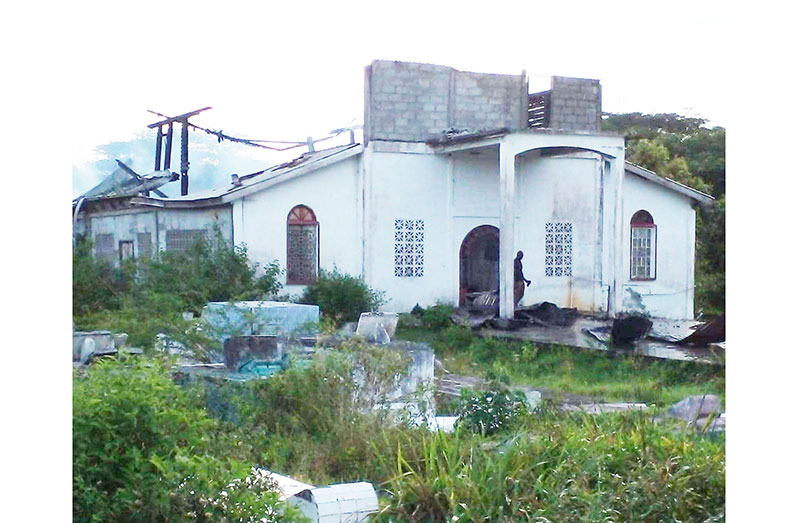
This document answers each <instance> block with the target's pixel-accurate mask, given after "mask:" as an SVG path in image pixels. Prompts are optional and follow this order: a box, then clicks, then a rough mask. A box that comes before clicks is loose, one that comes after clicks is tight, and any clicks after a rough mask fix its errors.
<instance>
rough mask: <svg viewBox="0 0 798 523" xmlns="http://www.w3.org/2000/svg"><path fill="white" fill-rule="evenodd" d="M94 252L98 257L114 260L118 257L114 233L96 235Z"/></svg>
mask: <svg viewBox="0 0 798 523" xmlns="http://www.w3.org/2000/svg"><path fill="white" fill-rule="evenodd" d="M94 253H95V255H96V256H97V257H98V258H102V259H105V260H109V261H113V259H114V258H115V257H116V245H115V243H114V235H113V234H96V235H94Z"/></svg>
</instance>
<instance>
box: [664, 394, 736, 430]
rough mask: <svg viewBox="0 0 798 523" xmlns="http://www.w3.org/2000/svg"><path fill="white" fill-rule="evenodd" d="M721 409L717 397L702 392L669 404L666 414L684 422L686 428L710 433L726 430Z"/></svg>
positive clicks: (724, 416) (724, 418)
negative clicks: (671, 404)
mask: <svg viewBox="0 0 798 523" xmlns="http://www.w3.org/2000/svg"><path fill="white" fill-rule="evenodd" d="M721 410H722V408H721V401H720V398H719V397H717V396H715V395H714V394H703V395H700V396H688V397H686V398H684V399H682V400H681V401H679V402H678V403H675V404H674V405H673V406H671V408H670V409H668V411H667V413H666V415H667V416H668V417H671V418H675V419H678V420H681V421H684V422H686V426H687V428H690V429H694V430H696V431H700V432H709V433H712V432H718V431H725V430H726V413H725V412H721ZM660 419H662V418H660Z"/></svg>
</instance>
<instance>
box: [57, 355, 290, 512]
mask: <svg viewBox="0 0 798 523" xmlns="http://www.w3.org/2000/svg"><path fill="white" fill-rule="evenodd" d="M216 427H217V424H216V422H215V421H214V420H213V419H211V418H210V417H208V415H207V414H206V413H205V411H203V410H202V409H198V408H195V407H193V406H192V404H191V402H190V400H189V397H188V396H187V394H186V393H185V392H184V391H183V390H181V389H180V388H179V387H178V386H177V385H175V384H174V383H173V382H172V381H171V379H170V377H169V375H168V361H163V360H153V359H148V358H139V359H133V360H124V359H120V360H106V361H103V362H99V363H97V364H95V365H93V366H91V367H90V368H89V369H88V370H87V371H85V373H81V374H76V375H75V377H74V379H73V426H72V445H73V462H72V467H73V520H74V521H253V522H254V521H260V520H261V519H260V518H268V519H267V520H268V521H285V520H286V519H284V517H283V516H282V515H280V513H279V512H278V501H277V496H276V494H275V493H274V492H273V491H272V490H273V488H272V486H271V485H269V484H267V483H263V482H259V481H256V479H257V478H253V477H252V475H251V474H250V472H251V470H250V467H249V466H247V465H244V464H242V463H238V462H235V461H231V460H227V459H224V460H222V459H218V458H217V457H215V456H214V455H213V451H214V450H217V449H215V448H214V445H213V440H212V436H213V433H214V431H215V430H216ZM220 454H223V453H221V452H220ZM245 486H246V488H244V487H245ZM250 487H252V488H250Z"/></svg>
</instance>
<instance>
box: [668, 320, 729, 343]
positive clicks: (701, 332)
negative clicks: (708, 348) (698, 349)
mask: <svg viewBox="0 0 798 523" xmlns="http://www.w3.org/2000/svg"><path fill="white" fill-rule="evenodd" d="M722 341H726V314H725V313H724V314H721V315H720V316H718V317H717V318H715V319H714V320H712V321H710V322H709V323H705V324H704V325H699V326H698V327H696V328H695V330H694V331H693V333H692V334H691V335H689V336H687V337H686V338H684V339H683V340H681V341H679V343H680V344H695V345H708V344H710V343H718V342H722Z"/></svg>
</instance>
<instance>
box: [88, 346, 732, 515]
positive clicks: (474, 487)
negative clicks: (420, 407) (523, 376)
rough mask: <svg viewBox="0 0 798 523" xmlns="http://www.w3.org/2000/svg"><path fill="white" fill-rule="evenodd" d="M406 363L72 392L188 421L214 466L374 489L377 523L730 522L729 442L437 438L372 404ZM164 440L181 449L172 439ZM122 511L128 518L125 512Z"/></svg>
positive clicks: (109, 411) (542, 429) (583, 433)
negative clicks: (182, 387)
mask: <svg viewBox="0 0 798 523" xmlns="http://www.w3.org/2000/svg"><path fill="white" fill-rule="evenodd" d="M142 364H143V365H145V367H138V368H148V367H147V365H148V364H147V363H146V360H145V361H143V362H142ZM406 364H407V361H406V359H403V358H401V357H400V356H398V355H397V354H396V353H393V352H391V351H389V350H387V349H384V348H380V347H374V346H368V345H364V344H362V343H358V342H352V343H349V344H345V345H344V346H343V348H341V349H335V350H328V351H321V352H319V353H318V354H317V355H316V356H315V357H314V358H313V360H312V361H310V362H308V363H307V364H305V365H295V366H292V367H291V368H290V369H289V370H288V371H286V372H284V373H283V374H279V375H276V376H273V377H272V378H270V379H268V380H260V381H253V382H248V383H236V382H204V383H205V386H202V387H199V386H196V387H194V386H189V387H188V388H187V389H186V390H187V394H185V395H184V396H183V395H180V394H178V393H177V392H174V391H171V387H170V386H169V385H168V384H167V383H165V382H164V381H163V379H161V378H158V379H157V380H155V379H150V380H144V381H141V382H137V383H136V388H135V390H133V389H131V390H130V391H129V393H128V394H125V395H124V396H123V397H124V398H126V399H125V401H124V402H121V403H120V402H105V401H104V400H103V399H102V390H100V389H98V388H96V387H95V388H94V389H91V391H89V390H86V389H84V388H82V387H79V388H77V389H76V391H77V392H78V394H79V395H80V401H81V405H86V406H91V407H93V408H100V407H102V411H103V412H104V413H106V414H104V415H105V416H106V419H115V418H119V419H122V420H125V423H128V424H130V423H134V424H136V423H139V424H142V426H146V427H153V430H157V431H162V430H167V433H166V434H167V436H168V437H171V438H173V439H174V438H176V437H178V436H176V435H173V434H172V432H171V431H170V430H168V428H164V427H160V425H159V423H160V421H159V420H160V419H161V417H163V416H167V418H165V419H168V420H177V421H176V422H179V423H183V424H189V425H190V426H186V427H184V428H183V429H181V432H180V434H184V435H185V434H191V437H192V438H194V440H195V441H196V443H194V447H193V448H192V447H187V446H185V445H184V444H183V443H181V442H178V443H177V446H178V447H179V449H180V450H179V452H182V453H184V455H185V457H186V458H187V459H193V458H192V454H193V453H196V452H202V453H203V457H202V459H203V460H205V461H206V462H209V463H214V464H218V463H220V460H226V461H229V462H231V463H233V462H235V463H241V464H251V465H254V466H260V467H265V468H268V469H271V470H274V471H275V472H279V473H281V474H287V475H290V476H293V477H296V478H298V479H300V480H304V481H306V482H309V483H312V484H316V485H325V484H329V483H336V482H348V481H369V482H372V483H374V485H375V487H376V488H377V490H378V493H379V494H380V499H381V505H382V511H381V513H380V514H379V516H378V518H377V520H378V521H385V522H387V521H395V522H404V521H406V522H422V521H536V522H542V521H558V522H559V521H566V522H568V521H722V520H723V518H724V504H725V498H724V488H725V453H724V441H725V439H724V437H723V436H722V435H720V436H715V437H707V436H702V435H699V434H695V433H692V432H685V431H680V430H677V429H676V427H674V426H671V425H669V424H667V423H655V422H654V421H652V419H651V417H650V415H649V414H648V413H643V412H627V413H621V414H605V415H602V416H591V415H586V414H565V413H562V412H560V411H556V410H546V409H544V410H542V411H538V412H528V411H526V412H521V413H519V414H518V415H517V416H515V415H514V418H515V419H514V420H513V422H512V423H508V424H502V426H501V427H498V428H497V430H495V431H490V434H488V431H483V430H481V429H476V428H475V427H474V426H471V425H469V424H462V425H460V426H459V428H458V429H457V430H456V431H455V432H454V433H452V434H445V433H441V432H438V433H432V432H429V431H428V430H427V429H425V428H414V427H413V426H410V425H407V424H405V423H402V422H401V421H397V420H396V419H395V418H393V417H391V416H388V415H386V413H385V411H384V410H375V409H374V408H373V407H374V405H376V404H379V403H380V401H381V400H380V398H381V394H380V391H386V390H389V388H390V387H391V385H392V383H393V379H394V378H393V377H394V375H395V373H396V372H397V370H398V369H401V368H403V367H404V365H406ZM91 372H93V371H92V369H91V368H90V369H89V373H91ZM112 376H119V375H118V374H111V375H109V377H112ZM119 379H121V380H122V381H124V380H126V379H129V378H128V377H125V376H119V378H118V379H117V381H119ZM120 383H121V382H120ZM148 387H155V389H154V390H153V391H148V390H147V389H148ZM163 391H170V392H169V394H171V395H172V396H174V397H183V398H184V399H182V400H181V401H166V402H163V401H160V400H159V403H157V404H152V405H149V404H148V406H147V409H145V410H140V411H139V410H134V411H131V410H130V409H129V408H128V406H129V405H131V404H133V403H135V402H136V401H138V400H136V398H146V397H150V395H152V394H154V395H156V396H158V397H160V396H162V395H163ZM375 392H376V393H375ZM120 397H122V396H120ZM76 398H77V396H76ZM131 402H133V403H131ZM115 409H116V410H115ZM198 409H200V410H205V411H206V413H207V414H201V413H199V412H198ZM160 412H163V414H161V413H160ZM181 412H184V414H183V415H181V414H180V413H181ZM76 416H78V417H80V418H81V419H80V422H79V423H78V424H77V425H76V426H78V427H80V430H79V432H80V436H79V437H80V438H85V439H81V442H80V446H79V447H76V449H77V450H76V453H75V459H76V460H78V461H76V463H81V464H82V463H84V462H85V460H86V457H85V456H87V455H89V456H94V455H95V454H96V452H91V453H90V451H89V450H88V449H94V448H95V443H97V442H96V441H95V440H94V437H95V436H94V433H93V432H90V431H87V430H84V429H83V428H82V427H84V426H86V425H87V424H88V425H89V426H97V424H98V423H103V420H102V419H98V418H96V416H95V415H94V414H91V413H90V412H88V411H85V409H83V408H81V409H79V410H78V411H76ZM209 417H210V418H213V422H211V421H210V420H209ZM195 418H196V419H197V420H199V421H198V422H196V423H195V422H194V421H192V420H193V419H195ZM128 432H129V433H130V434H131V435H132V434H134V433H135V432H136V431H128ZM104 437H105V436H104ZM180 437H185V436H180ZM120 438H122V435H120ZM103 441H106V440H103ZM161 441H166V442H169V445H172V443H171V442H172V440H170V439H166V436H164V438H162V439H161ZM116 445H117V446H118V445H124V443H122V442H121V441H120V442H117V443H116ZM129 452H130V453H133V454H134V455H138V454H137V451H135V450H130V451H129ZM91 459H92V460H93V459H94V458H91ZM181 459H182V458H181ZM155 463H156V465H161V466H165V464H164V463H162V462H157V461H156V462H155ZM81 466H83V465H81ZM142 466H144V467H145V470H147V473H148V474H150V475H152V478H153V480H155V479H156V478H157V466H156V467H155V468H152V467H150V466H149V465H148V464H147V462H146V460H145V461H144V462H142ZM180 470H182V469H180ZM218 470H223V469H218ZM177 478H178V476H174V479H177ZM121 481H122V483H126V482H127V480H126V479H122V480H121ZM218 484H219V483H218V482H216V483H214V485H218ZM77 492H78V495H80V492H81V491H77ZM159 499H160V498H159ZM159 503H161V506H162V507H163V508H162V509H161V510H165V511H168V510H173V509H174V507H172V508H170V507H169V506H168V503H169V502H168V501H167V500H166V499H160V501H159ZM117 513H119V514H121V520H126V519H130V517H129V513H125V512H124V511H122V512H117Z"/></svg>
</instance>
